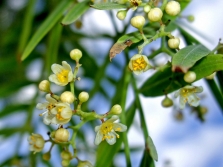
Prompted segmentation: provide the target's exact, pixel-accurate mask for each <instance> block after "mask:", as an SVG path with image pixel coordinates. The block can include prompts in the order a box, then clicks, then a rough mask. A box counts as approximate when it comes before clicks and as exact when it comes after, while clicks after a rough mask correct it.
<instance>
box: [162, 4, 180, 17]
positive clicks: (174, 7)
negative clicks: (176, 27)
mask: <svg viewBox="0 0 223 167" xmlns="http://www.w3.org/2000/svg"><path fill="white" fill-rule="evenodd" d="M165 11H166V13H167V14H168V15H170V16H176V15H178V14H179V13H180V4H179V2H177V1H169V2H168V3H167V4H166V7H165Z"/></svg>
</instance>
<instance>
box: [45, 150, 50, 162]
mask: <svg viewBox="0 0 223 167" xmlns="http://www.w3.org/2000/svg"><path fill="white" fill-rule="evenodd" d="M50 158H51V153H50V152H47V153H45V154H43V159H44V160H45V161H49V160H50Z"/></svg>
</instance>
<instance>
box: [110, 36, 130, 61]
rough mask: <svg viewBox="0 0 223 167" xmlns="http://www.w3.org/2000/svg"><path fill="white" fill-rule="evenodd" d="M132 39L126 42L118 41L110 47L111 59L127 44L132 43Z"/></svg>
mask: <svg viewBox="0 0 223 167" xmlns="http://www.w3.org/2000/svg"><path fill="white" fill-rule="evenodd" d="M132 43H133V42H132V41H131V40H130V39H128V40H126V41H125V42H122V43H118V42H116V43H115V44H114V45H113V46H112V48H111V49H110V56H109V57H110V61H111V60H112V59H113V58H114V57H115V56H116V55H117V54H119V53H121V52H122V51H123V50H125V48H126V47H127V46H131V45H132Z"/></svg>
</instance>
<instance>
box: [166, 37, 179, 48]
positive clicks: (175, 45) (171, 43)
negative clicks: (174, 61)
mask: <svg viewBox="0 0 223 167" xmlns="http://www.w3.org/2000/svg"><path fill="white" fill-rule="evenodd" d="M179 45H180V39H179V38H171V39H169V40H168V46H169V47H170V48H171V49H178V48H179Z"/></svg>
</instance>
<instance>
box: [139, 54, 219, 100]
mask: <svg viewBox="0 0 223 167" xmlns="http://www.w3.org/2000/svg"><path fill="white" fill-rule="evenodd" d="M220 70H223V55H222V54H216V55H214V54H212V55H208V56H206V57H204V58H203V59H201V60H200V61H198V62H197V63H196V64H195V65H194V67H193V68H191V69H190V71H194V72H195V73H196V80H195V81H197V80H199V79H201V78H204V77H206V76H208V75H210V74H212V73H213V72H215V71H220ZM183 76H184V74H183V73H175V72H172V70H171V66H170V64H168V65H166V67H165V68H164V69H163V70H160V71H157V72H156V73H155V74H154V75H153V76H152V77H150V78H149V79H148V80H147V81H146V82H145V83H144V84H143V85H142V87H141V88H140V90H139V91H140V93H142V94H143V95H145V96H150V97H154V96H161V95H164V94H168V93H171V92H173V91H175V90H177V89H179V88H181V87H183V86H185V85H187V84H188V83H186V82H185V81H184V79H183Z"/></svg>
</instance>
